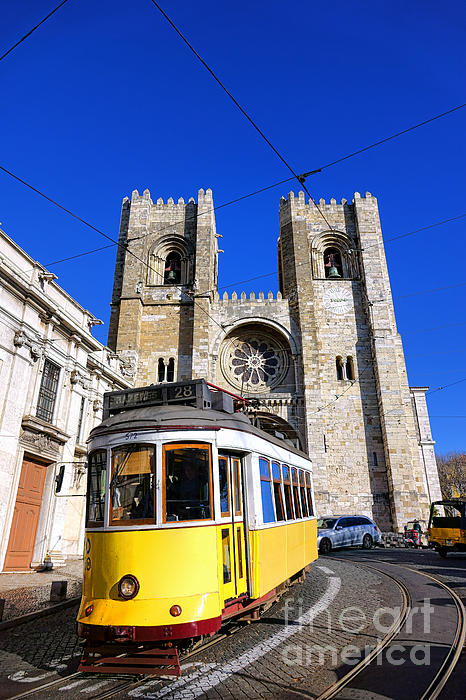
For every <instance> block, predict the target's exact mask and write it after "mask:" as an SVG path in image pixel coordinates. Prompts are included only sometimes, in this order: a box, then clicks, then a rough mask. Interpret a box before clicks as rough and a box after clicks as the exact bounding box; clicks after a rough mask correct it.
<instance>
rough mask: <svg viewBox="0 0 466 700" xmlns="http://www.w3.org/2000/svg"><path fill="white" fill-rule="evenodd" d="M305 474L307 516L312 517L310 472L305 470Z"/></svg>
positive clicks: (312, 503)
mask: <svg viewBox="0 0 466 700" xmlns="http://www.w3.org/2000/svg"><path fill="white" fill-rule="evenodd" d="M305 475H306V491H307V500H308V506H309V517H310V518H313V517H314V502H313V500H312V481H311V474H310V472H305Z"/></svg>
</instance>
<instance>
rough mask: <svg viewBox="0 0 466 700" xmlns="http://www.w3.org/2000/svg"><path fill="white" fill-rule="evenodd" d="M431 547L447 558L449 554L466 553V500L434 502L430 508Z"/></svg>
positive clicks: (450, 499)
mask: <svg viewBox="0 0 466 700" xmlns="http://www.w3.org/2000/svg"><path fill="white" fill-rule="evenodd" d="M428 532H429V545H430V546H431V547H434V548H435V551H436V552H438V553H439V554H440V556H441V557H443V558H445V557H446V556H447V554H448V552H466V498H448V499H445V500H444V501H434V503H432V504H431V506H430V518H429V528H428Z"/></svg>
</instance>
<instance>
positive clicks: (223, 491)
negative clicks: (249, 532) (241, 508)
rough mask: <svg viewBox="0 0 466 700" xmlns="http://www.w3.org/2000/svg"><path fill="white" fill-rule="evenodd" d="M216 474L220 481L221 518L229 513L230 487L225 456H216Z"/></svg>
mask: <svg viewBox="0 0 466 700" xmlns="http://www.w3.org/2000/svg"><path fill="white" fill-rule="evenodd" d="M218 474H219V481H220V511H221V513H222V518H224V517H225V516H227V515H230V487H229V479H228V460H227V458H226V457H219V458H218Z"/></svg>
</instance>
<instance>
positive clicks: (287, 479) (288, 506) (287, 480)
mask: <svg viewBox="0 0 466 700" xmlns="http://www.w3.org/2000/svg"><path fill="white" fill-rule="evenodd" d="M285 470H286V471H287V476H285ZM281 471H282V479H283V493H284V496H285V515H286V519H287V520H294V519H295V517H294V510H293V494H292V491H291V471H290V467H289V466H288V465H287V464H282V470H281ZM287 496H288V499H287ZM289 511H291V513H289Z"/></svg>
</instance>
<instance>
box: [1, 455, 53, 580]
mask: <svg viewBox="0 0 466 700" xmlns="http://www.w3.org/2000/svg"><path fill="white" fill-rule="evenodd" d="M46 470H47V467H46V465H45V464H41V463H40V462H34V461H32V460H30V459H28V458H25V459H24V460H23V466H22V469H21V476H20V479H19V485H18V493H17V495H16V503H15V509H14V513H13V522H12V524H11V531H10V539H9V541H8V549H7V553H6V558H5V566H4V571H21V570H23V569H29V566H30V564H31V561H32V554H33V551H34V543H35V540H36V532H37V523H38V522H39V513H40V506H41V503H42V491H43V489H44V481H45V473H46Z"/></svg>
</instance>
